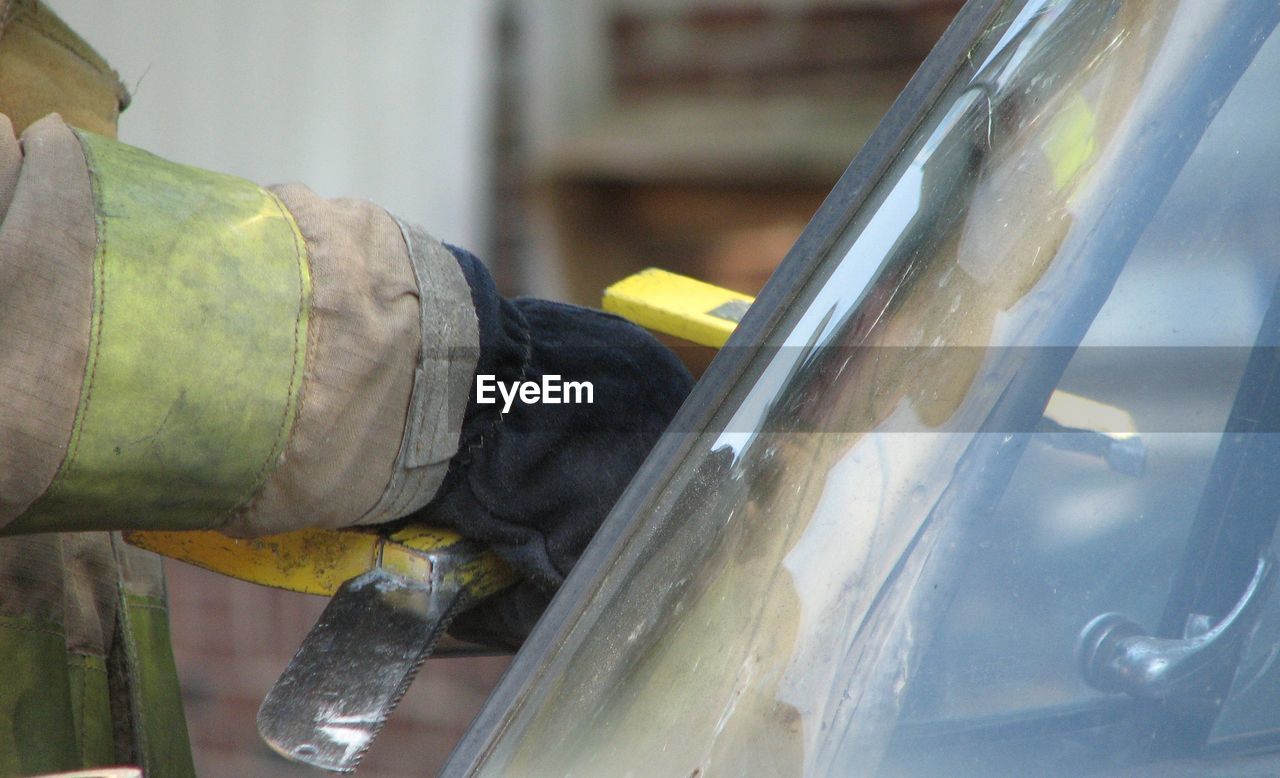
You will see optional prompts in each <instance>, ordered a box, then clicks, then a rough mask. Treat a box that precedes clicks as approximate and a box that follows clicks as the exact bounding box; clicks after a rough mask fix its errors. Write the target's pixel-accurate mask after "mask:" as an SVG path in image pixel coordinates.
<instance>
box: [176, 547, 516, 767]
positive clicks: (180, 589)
mask: <svg viewBox="0 0 1280 778" xmlns="http://www.w3.org/2000/svg"><path fill="white" fill-rule="evenodd" d="M165 565H166V570H165V572H166V577H167V580H168V585H169V613H170V619H171V621H172V625H173V648H174V654H175V655H176V658H177V662H178V671H179V673H180V675H181V676H182V688H183V695H184V697H185V700H186V711H187V725H188V728H189V730H190V733H191V740H192V746H193V749H194V751H195V758H196V770H197V773H198V775H200V776H201V778H256V777H257V776H284V777H285V778H292V777H294V776H297V778H302V777H303V776H310V778H316V777H317V776H321V775H326V773H323V772H321V771H319V770H311V769H307V768H301V767H297V766H295V765H293V764H291V763H290V762H288V761H286V760H284V759H282V758H281V757H279V756H277V755H276V754H275V753H274V752H272V751H271V750H270V749H269V748H267V746H266V745H264V744H263V743H262V741H261V740H260V739H259V738H258V734H257V730H256V728H255V725H254V717H255V716H256V714H257V711H258V705H259V704H260V703H261V702H262V698H263V697H264V696H265V695H266V693H267V690H268V689H270V688H271V684H272V683H274V682H275V679H276V678H277V677H278V676H279V675H280V672H281V671H282V670H283V669H284V667H285V665H286V664H287V663H288V661H289V658H290V657H291V656H293V652H294V651H295V650H296V649H297V647H298V644H299V643H300V642H301V640H302V637H303V635H305V634H306V632H307V630H308V629H310V628H311V625H312V624H314V623H315V620H316V617H317V616H319V614H320V610H321V609H322V608H323V607H324V604H325V600H324V598H321V597H311V596H307V595H302V594H293V593H290V592H282V591H276V590H272V589H267V588H264V587H261V586H256V585H254V584H249V583H244V582H242V581H235V580H232V579H229V578H225V577H223V576H220V575H217V574H214V573H210V572H207V571H204V570H200V569H198V568H195V567H191V566H190V565H185V564H182V563H179V562H169V561H166V563H165ZM508 661H509V660H508V659H507V658H506V657H485V658H465V659H436V660H431V661H429V662H427V663H426V664H425V665H424V666H423V668H422V671H421V672H420V673H419V674H418V678H417V680H416V681H414V684H413V686H412V687H411V688H410V690H409V693H408V694H407V695H405V698H404V699H403V700H402V701H401V702H400V705H399V707H397V708H396V710H395V713H393V714H392V716H391V719H390V720H389V721H388V723H387V726H386V728H385V729H384V730H383V731H382V733H381V734H380V735H379V736H378V739H377V740H376V741H375V742H374V745H373V748H372V749H370V751H369V753H368V754H367V755H366V757H365V759H364V762H363V763H362V765H361V767H360V773H359V774H360V775H361V776H364V777H365V778H409V777H410V776H413V777H414V778H421V776H428V775H434V774H435V773H436V772H437V771H438V770H439V768H440V766H441V765H442V764H443V763H444V760H445V758H446V757H447V756H448V755H449V751H450V750H451V749H452V748H453V744H454V743H455V742H456V741H457V740H458V738H459V737H460V736H461V735H462V733H463V731H464V730H465V729H466V727H467V724H468V723H469V722H470V721H471V718H472V717H473V716H474V715H475V714H476V712H477V711H479V709H480V705H481V704H482V703H483V702H484V699H485V696H486V695H487V694H488V692H489V689H490V688H491V687H492V686H493V684H494V683H495V682H496V681H497V679H498V676H499V675H501V673H502V670H503V669H504V668H505V667H506V665H507V662H508Z"/></svg>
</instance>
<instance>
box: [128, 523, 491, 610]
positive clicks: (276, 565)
mask: <svg viewBox="0 0 1280 778" xmlns="http://www.w3.org/2000/svg"><path fill="white" fill-rule="evenodd" d="M125 539H126V540H127V541H129V543H131V544H133V545H135V546H138V547H139V548H145V549H147V550H148V551H154V552H156V553H158V554H163V555H165V556H167V557H171V558H173V559H178V560H181V561H183V562H188V563H190V564H193V565H196V566H197V567H203V568H205V569H206V570H212V571H214V572H216V573H222V574H223V575H229V576H231V577H233V578H239V579H241V580H245V581H250V582H252V583H256V584H262V585H264V586H272V587H275V588H277V589H287V590H289V591H294V592H302V593H304V594H322V595H327V596H332V595H333V593H334V592H336V591H337V590H338V587H339V586H341V585H342V583H343V582H344V581H347V580H349V579H351V578H355V577H356V576H357V575H360V574H361V573H364V572H366V571H368V570H371V569H373V568H374V567H377V566H379V564H381V566H382V567H383V568H385V569H387V570H390V571H391V572H394V573H397V574H399V575H403V576H405V577H407V578H412V579H414V580H418V581H425V580H428V578H429V576H430V574H431V557H432V556H433V555H437V554H442V553H447V552H448V551H449V550H450V549H452V548H454V547H456V546H458V545H459V544H463V543H469V542H470V541H467V540H464V539H463V538H462V537H461V536H460V535H458V534H457V533H456V532H452V531H450V530H445V529H438V528H436V527H425V526H421V525H411V526H408V527H404V528H402V529H398V530H396V531H394V532H390V533H384V532H379V531H377V530H376V529H359V528H358V529H344V530H325V529H305V530H298V531H296V532H285V533H282V534H279V535H270V536H267V537H262V538H250V539H238V538H231V537H227V536H226V535H223V534H222V533H221V532H213V531H203V530H200V531H183V532H159V531H147V532H126V533H125ZM458 575H460V576H461V577H462V579H463V580H462V581H461V583H462V585H463V587H464V588H465V589H466V590H467V593H468V595H470V596H471V597H472V598H474V599H480V598H482V597H486V596H488V595H490V594H493V593H495V592H497V591H500V590H501V589H503V588H505V587H507V586H509V585H511V584H513V583H515V581H516V574H515V571H513V570H512V569H511V568H510V567H509V566H508V565H507V564H506V563H505V562H503V561H502V560H500V559H498V557H496V556H495V555H494V554H493V552H491V551H484V552H481V553H479V554H476V555H474V558H473V559H472V561H470V562H466V563H464V564H463V565H461V567H460V568H459V569H458Z"/></svg>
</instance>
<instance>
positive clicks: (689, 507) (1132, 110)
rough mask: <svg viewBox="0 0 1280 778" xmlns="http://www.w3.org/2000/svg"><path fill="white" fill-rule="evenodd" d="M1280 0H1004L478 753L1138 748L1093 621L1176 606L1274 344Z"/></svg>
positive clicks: (657, 757) (1094, 758)
mask: <svg viewBox="0 0 1280 778" xmlns="http://www.w3.org/2000/svg"><path fill="white" fill-rule="evenodd" d="M1276 14H1277V11H1276V9H1275V7H1274V4H1273V3H1269V2H1225V1H1224V2H1205V1H1204V0H1183V1H1181V2H1177V1H1175V0H1028V1H1027V2H1014V3H1010V4H1009V5H1008V6H1007V7H1006V8H1005V9H1003V10H1002V11H1001V12H1000V13H999V14H998V16H997V18H996V20H995V22H994V23H993V24H992V26H991V28H990V29H989V30H988V32H987V33H986V34H985V35H984V36H982V37H981V38H980V40H979V41H978V42H977V44H976V45H975V46H974V47H973V48H972V49H971V50H970V52H969V55H968V57H967V63H966V67H965V68H964V69H962V71H961V75H960V76H958V77H957V78H956V79H955V80H954V81H953V82H952V83H951V84H950V86H949V87H948V89H947V90H946V91H945V93H944V94H943V96H942V97H941V98H940V99H939V101H938V102H937V104H936V106H934V108H933V110H932V111H931V113H930V115H929V118H928V119H927V120H926V122H925V123H924V124H923V125H922V127H921V128H920V130H919V131H918V132H917V133H916V136H915V137H914V139H913V140H912V141H911V142H910V143H909V144H908V145H907V147H906V149H905V151H904V152H903V153H902V154H901V155H900V156H899V158H898V160H897V162H896V163H895V164H894V165H893V167H892V168H891V169H890V171H889V173H888V174H887V175H886V176H885V177H884V179H883V180H882V181H881V182H880V184H879V185H878V188H877V189H876V190H875V192H874V194H873V196H872V198H871V200H870V202H869V203H868V204H867V206H866V207H864V208H863V209H862V210H861V211H859V213H858V214H857V215H855V216H854V218H853V219H852V221H851V222H850V223H849V224H847V225H844V226H843V232H842V234H841V235H840V237H839V239H838V240H837V241H836V242H835V244H834V248H833V249H832V250H831V251H830V253H829V256H827V257H826V258H825V260H824V262H823V264H822V266H821V267H820V270H819V272H818V273H817V274H816V275H815V276H814V277H813V279H811V281H810V282H809V284H808V287H807V288H806V289H805V291H804V293H803V294H802V295H801V298H800V300H799V302H798V303H797V304H796V305H794V306H793V308H792V310H790V311H789V312H788V316H787V317H786V318H784V320H783V322H782V324H781V325H780V326H779V327H778V328H777V329H776V330H775V331H774V332H773V333H772V335H771V336H770V340H769V342H768V343H767V344H765V346H764V347H762V348H761V349H760V350H759V352H758V355H757V356H756V363H755V365H754V368H755V369H754V370H752V371H748V375H749V376H751V379H750V380H748V381H746V382H744V383H743V384H742V385H740V386H738V387H737V388H736V389H735V390H734V391H733V393H732V394H731V396H730V397H728V398H727V399H726V402H725V404H724V406H723V410H722V413H721V414H720V415H719V416H718V417H717V422H716V425H715V426H714V428H713V429H710V430H705V431H698V432H696V433H688V434H696V435H697V436H698V442H697V443H696V444H695V446H694V447H693V452H694V453H693V454H691V455H690V457H689V458H688V460H687V461H685V462H684V463H683V465H682V467H681V469H680V470H679V472H678V475H677V476H676V477H675V479H674V480H673V481H672V482H671V483H670V484H668V485H667V487H666V490H665V491H664V496H663V499H662V500H660V501H659V504H658V507H657V508H656V509H655V510H654V512H653V513H652V515H648V516H645V517H642V521H639V522H638V523H637V524H636V525H635V526H637V527H639V530H638V531H637V532H635V533H634V534H632V535H631V536H630V537H629V539H628V541H627V544H626V545H625V546H624V547H623V548H622V549H621V550H620V552H619V555H618V557H617V560H616V564H615V566H614V568H613V570H612V572H611V574H610V575H609V577H608V578H607V579H606V580H605V582H604V585H603V586H602V587H601V588H600V589H599V590H598V591H596V592H594V593H593V595H592V596H591V597H589V598H588V599H587V601H585V602H583V603H582V604H581V608H580V611H579V613H578V614H577V618H576V621H575V622H574V628H573V629H572V630H571V632H570V633H569V635H568V637H567V638H566V639H565V641H564V642H563V643H562V644H561V645H560V646H558V648H557V650H556V651H555V653H554V654H553V655H552V656H551V657H549V659H548V661H547V664H546V666H545V667H544V668H543V672H542V673H541V674H540V675H539V676H538V680H537V684H536V686H535V687H534V688H533V690H532V693H531V694H530V695H529V697H528V698H527V701H526V702H525V704H523V705H522V706H521V707H519V708H517V709H515V710H513V711H512V712H511V713H510V715H509V717H508V720H507V721H506V722H505V724H504V729H503V731H502V735H501V737H500V738H499V739H498V740H497V742H496V745H495V747H494V748H493V749H492V750H491V751H490V752H489V753H488V755H487V757H486V761H485V762H484V764H483V767H482V772H484V773H486V774H494V775H498V774H518V775H593V774H598V773H602V772H603V773H607V774H626V773H628V771H630V773H631V774H635V775H649V774H656V775H690V776H692V775H701V776H706V775H745V774H750V775H798V774H812V775H860V774H874V773H882V774H889V775H898V774H908V775H914V774H922V775H933V774H940V773H945V774H952V775H956V774H984V773H989V772H990V771H992V770H995V771H998V772H999V771H1006V772H1007V771H1012V772H1025V771H1026V770H1030V769H1033V768H1034V769H1040V768H1042V767H1044V766H1045V765H1047V764H1051V763H1052V760H1055V759H1058V760H1066V762H1064V763H1069V764H1073V765H1080V766H1084V765H1087V766H1090V767H1094V768H1098V767H1102V766H1106V765H1112V764H1120V763H1123V762H1124V761H1125V760H1126V759H1129V760H1131V761H1132V760H1134V759H1137V758H1139V757H1137V756H1135V755H1134V754H1135V753H1136V751H1135V750H1134V748H1133V747H1132V742H1129V744H1128V745H1125V743H1126V742H1127V741H1125V737H1130V740H1132V737H1131V736H1132V735H1133V733H1134V732H1137V731H1139V730H1140V729H1141V727H1144V726H1150V727H1153V728H1158V727H1160V726H1163V724H1160V723H1159V722H1156V723H1152V722H1153V719H1152V718H1151V717H1150V716H1148V715H1147V714H1146V713H1142V712H1141V710H1139V707H1138V706H1137V705H1136V704H1134V705H1130V703H1131V701H1130V700H1129V699H1128V698H1126V697H1119V698H1117V696H1116V695H1111V694H1106V693H1104V692H1100V691H1096V690H1094V689H1091V688H1090V687H1089V686H1088V685H1086V684H1085V683H1084V681H1083V680H1081V674H1080V672H1079V669H1078V668H1077V665H1076V661H1075V658H1074V657H1073V646H1074V643H1075V640H1076V636H1077V635H1078V634H1079V632H1080V630H1081V627H1082V626H1083V625H1084V624H1085V623H1086V622H1088V621H1089V620H1090V619H1091V618H1092V617H1094V616H1096V615H1098V614H1100V613H1104V612H1107V611H1121V612H1124V613H1125V614H1127V615H1129V616H1130V617H1131V618H1133V619H1135V620H1136V621H1138V622H1139V623H1142V624H1145V625H1146V626H1147V628H1148V629H1150V630H1152V631H1158V630H1161V629H1166V630H1167V627H1168V625H1167V624H1165V622H1167V621H1169V620H1170V619H1171V618H1172V617H1171V616H1170V614H1171V613H1172V609H1173V606H1171V605H1170V602H1171V598H1173V599H1176V597H1175V596H1174V595H1175V593H1176V592H1177V591H1179V587H1180V586H1182V585H1183V583H1182V582H1183V579H1184V578H1185V576H1186V574H1185V570H1184V566H1185V565H1186V564H1187V559H1189V558H1191V556H1194V555H1189V553H1188V546H1189V543H1190V542H1191V539H1192V538H1193V537H1198V535H1197V532H1199V530H1197V527H1199V526H1200V525H1202V524H1203V523H1204V521H1205V520H1204V518H1203V517H1204V516H1205V515H1206V512H1207V511H1208V512H1211V511H1210V509H1211V508H1212V505H1209V506H1208V507H1206V505H1207V503H1209V502H1211V500H1210V496H1211V495H1213V494H1217V492H1216V491H1214V490H1215V488H1216V487H1215V486H1214V485H1215V484H1216V483H1218V482H1219V481H1221V480H1222V477H1223V475H1222V474H1223V472H1224V471H1222V469H1221V468H1222V467H1223V466H1224V465H1222V464H1221V462H1222V461H1223V459H1224V457H1223V455H1222V454H1221V453H1220V451H1219V449H1220V446H1221V445H1223V441H1224V440H1226V439H1227V438H1229V437H1231V436H1230V435H1223V432H1222V431H1223V430H1224V429H1225V428H1227V427H1228V424H1229V420H1232V419H1236V418H1237V416H1238V415H1239V413H1238V412H1239V409H1240V408H1241V407H1242V406H1241V405H1240V402H1241V400H1240V396H1242V395H1241V392H1242V387H1244V386H1245V385H1247V384H1249V383H1250V382H1251V381H1252V380H1253V378H1251V376H1253V375H1254V372H1256V371H1254V370H1253V368H1251V367H1250V365H1251V364H1253V363H1252V362H1251V361H1250V360H1251V358H1252V355H1253V354H1254V353H1255V350H1254V347H1255V345H1263V346H1280V326H1278V325H1277V324H1276V323H1269V322H1270V321H1271V319H1272V318H1277V319H1280V310H1277V306H1275V305H1274V303H1273V299H1275V291H1276V285H1277V281H1278V273H1280V256H1278V252H1280V249H1277V248H1276V247H1277V246H1280V241H1278V240H1277V238H1280V235H1276V234H1275V233H1276V231H1277V230H1278V228H1277V227H1276V226H1275V225H1277V224H1280V219H1277V218H1276V217H1275V216H1274V215H1275V214H1277V213H1280V137H1278V136H1276V135H1275V133H1274V132H1272V130H1271V128H1272V127H1273V126H1274V121H1273V120H1274V117H1276V116H1280V91H1277V90H1275V89H1274V83H1275V81H1276V80H1277V78H1280V44H1277V43H1275V42H1274V41H1272V40H1270V34H1269V31H1270V30H1271V29H1272V27H1273V26H1274V24H1275V21H1276V20H1275V18H1274V17H1275V16H1276ZM1273 310H1276V312H1272V311H1273ZM1269 312H1270V313H1269ZM1233 429H1234V428H1233ZM1250 429H1251V430H1253V432H1251V434H1259V435H1265V434H1266V433H1267V432H1280V428H1278V429H1276V430H1257V429H1256V428H1250ZM673 434H680V433H678V432H677V433H673ZM1243 505H1244V507H1243V508H1241V509H1240V510H1242V511H1245V512H1247V511H1248V510H1253V511H1258V510H1259V506H1251V505H1249V504H1248V503H1247V501H1246V502H1245V503H1243ZM1233 510H1234V509H1233ZM1272 523H1273V524H1274V519H1273V520H1272ZM1252 568H1253V560H1252V559H1246V560H1245V564H1244V567H1243V570H1244V575H1245V576H1246V578H1247V575H1248V572H1249V571H1250V570H1252ZM1234 574H1235V573H1234V572H1233V573H1232V575H1234ZM1181 615H1183V616H1185V615H1186V614H1181ZM1203 615H1204V616H1205V617H1206V618H1208V617H1213V616H1219V617H1220V616H1221V615H1222V613H1206V614H1203ZM1228 680H1229V674H1228ZM1219 702H1220V701H1219ZM1202 707H1203V706H1202ZM1197 710H1198V709H1197ZM1179 715H1182V714H1181V712H1180V713H1179ZM1188 715H1190V714H1188ZM1195 715H1201V717H1202V718H1203V715H1202V712H1195ZM1157 718H1158V717H1157ZM1191 718H1195V716H1194V715H1192V716H1191ZM1178 720H1179V721H1182V719H1178ZM1188 720H1190V719H1188ZM1028 722H1031V723H1030V724H1028ZM1037 722H1040V723H1037ZM1043 722H1049V723H1043ZM1187 726H1191V725H1187ZM1018 727H1022V729H1018ZM1028 727H1030V729H1028ZM1108 728H1111V729H1108ZM1112 730H1114V732H1112ZM1153 731H1154V730H1153ZM1206 732H1207V730H1206ZM1029 733H1030V734H1029ZM1108 733H1111V734H1108ZM1116 733H1120V734H1116ZM1059 767H1061V765H1059Z"/></svg>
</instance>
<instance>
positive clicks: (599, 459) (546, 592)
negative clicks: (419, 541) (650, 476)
mask: <svg viewBox="0 0 1280 778" xmlns="http://www.w3.org/2000/svg"><path fill="white" fill-rule="evenodd" d="M449 248H450V250H451V251H453V252H454V254H455V255H456V256H457V258H458V262H459V264H460V265H461V266H462V270H463V274H464V275H465V276H466V278H467V282H468V284H469V285H470V287H471V296H472V300H473V302H474V303H475V308H476V315H477V317H478V319H479V322H480V358H479V363H478V366H477V369H476V373H477V375H493V376H495V377H496V380H497V381H501V382H504V383H507V384H510V383H511V382H515V381H534V382H541V381H542V378H543V376H551V375H558V376H560V379H561V380H562V381H563V382H569V381H587V382H590V383H591V385H592V400H593V402H592V403H591V404H525V403H522V402H520V401H519V400H516V401H515V402H514V403H513V404H512V405H511V408H510V410H509V411H508V412H507V413H505V414H504V413H502V408H503V400H502V397H501V396H500V395H499V396H498V398H497V400H498V401H497V403H495V404H484V405H482V404H480V403H478V402H477V401H476V393H475V387H476V384H475V382H474V381H473V382H472V394H471V398H470V400H469V402H468V404H467V409H466V413H465V416H464V420H463V426H462V437H461V444H460V448H459V453H458V454H457V455H456V456H455V457H454V460H453V462H452V463H451V464H450V467H449V472H448V474H447V475H446V477H445V480H444V483H443V484H442V485H441V487H440V491H439V492H438V493H437V495H436V497H435V499H434V500H433V501H432V502H431V504H429V505H428V506H427V507H426V508H424V509H423V510H422V511H421V512H419V513H418V514H416V515H415V516H413V517H412V518H413V519H414V520H418V521H423V522H426V523H430V524H437V525H441V526H446V527H452V528H453V529H455V530H457V531H458V532H459V533H460V534H462V535H463V536H465V537H468V538H473V539H476V540H479V541H482V542H484V543H487V544H489V545H490V546H491V547H492V548H493V550H494V552H495V553H497V554H498V556H500V557H501V558H503V559H504V560H506V561H507V562H509V563H510V564H511V565H512V566H513V567H514V568H515V569H516V570H517V571H519V572H520V573H521V574H522V575H523V576H524V577H525V579H526V580H525V581H524V582H522V583H521V584H519V585H517V586H516V587H515V588H513V589H511V590H508V591H507V592H505V593H503V594H502V595H499V596H498V597H495V598H494V599H493V600H491V601H489V602H486V603H483V604H482V605H480V606H479V607H477V608H474V609H472V610H471V611H468V612H466V613H464V614H462V615H461V616H459V617H458V619H457V620H455V622H454V624H453V626H452V627H451V629H450V632H451V633H452V634H453V635H454V636H455V637H459V638H462V639H464V640H471V641H473V642H482V643H486V644H490V645H504V646H516V645H519V643H520V642H521V641H522V640H523V639H524V637H525V636H526V635H527V634H528V633H529V630H531V629H532V627H533V624H534V622H535V621H536V620H537V618H538V616H539V615H540V614H541V613H542V611H543V609H544V608H545V607H546V605H547V603H548V602H550V599H551V595H552V594H554V593H555V591H556V589H557V588H558V587H559V586H560V584H561V583H562V582H563V581H564V578H565V576H566V575H567V574H568V573H569V570H570V568H572V567H573V564H574V562H575V561H577V559H578V556H579V555H580V554H581V553H582V551H583V549H584V548H585V547H586V545H587V542H588V541H590V540H591V537H592V535H594V534H595V531H596V529H597V528H598V527H599V526H600V523H601V522H602V521H604V518H605V516H606V515H607V514H608V513H609V510H610V509H611V508H612V507H613V504H614V502H615V501H617V499H618V497H619V495H621V493H622V490H623V489H624V488H625V487H626V485H627V483H628V482H629V481H630V480H631V477H632V476H633V475H634V474H635V472H636V470H637V468H639V466H640V463H641V462H642V461H643V460H644V458H645V456H646V455H647V454H648V453H649V449H650V448H652V447H653V444H654V443H655V442H656V441H657V439H658V437H659V435H661V433H662V431H663V430H664V429H666V427H667V424H668V423H669V422H670V421H671V419H672V417H673V416H674V415H675V413H676V411H677V410H678V409H679V408H680V404H681V403H682V402H683V401H684V398H685V395H687V394H688V393H689V390H690V388H691V387H692V385H693V379H692V377H691V376H690V375H689V371H688V370H686V369H685V367H684V365H683V364H681V362H680V360H679V359H678V358H677V357H676V356H675V354H673V353H672V352H671V351H670V350H669V349H667V348H666V347H665V346H663V345H662V344H660V343H659V342H658V341H657V340H656V339H655V338H654V337H653V336H651V335H650V334H649V333H647V332H645V331H644V330H642V329H640V328H639V327H637V326H635V325H633V324H631V323H630V322H628V321H626V320H624V319H620V318H618V317H617V316H613V315H610V314H607V313H604V312H602V311H597V310H592V309H589V308H580V307H578V306H573V305H566V304H562V303H554V302H548V301H545V300H534V299H516V300H507V299H504V298H503V297H501V296H500V295H499V294H498V293H497V289H496V288H495V287H494V284H493V281H492V279H491V278H490V277H489V274H488V272H487V271H486V270H485V269H484V267H483V266H482V265H481V264H480V262H479V261H478V260H477V259H476V258H475V257H473V256H471V255H470V254H468V253H467V252H465V251H461V250H460V249H456V248H454V247H449Z"/></svg>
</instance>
